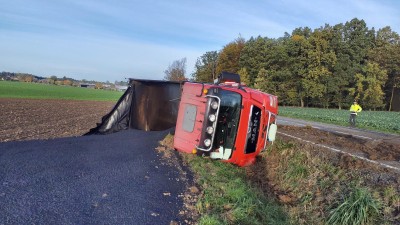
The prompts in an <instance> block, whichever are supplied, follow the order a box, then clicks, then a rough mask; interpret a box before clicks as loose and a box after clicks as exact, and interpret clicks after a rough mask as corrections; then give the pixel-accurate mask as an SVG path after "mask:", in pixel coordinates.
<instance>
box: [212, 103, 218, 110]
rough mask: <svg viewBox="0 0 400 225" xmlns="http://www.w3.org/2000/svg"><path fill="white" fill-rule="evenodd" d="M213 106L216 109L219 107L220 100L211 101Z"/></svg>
mask: <svg viewBox="0 0 400 225" xmlns="http://www.w3.org/2000/svg"><path fill="white" fill-rule="evenodd" d="M211 108H212V109H214V110H215V109H217V108H218V102H217V101H212V102H211Z"/></svg>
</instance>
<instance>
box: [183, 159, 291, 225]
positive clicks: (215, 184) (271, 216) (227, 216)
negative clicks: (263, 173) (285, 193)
mask: <svg viewBox="0 0 400 225" xmlns="http://www.w3.org/2000/svg"><path fill="white" fill-rule="evenodd" d="M182 156H183V158H184V160H185V161H186V162H187V163H188V165H190V168H191V169H192V171H193V172H194V173H195V174H196V177H197V183H198V184H199V185H200V187H201V189H202V191H203V193H202V197H201V198H200V199H199V201H198V202H197V205H196V209H197V210H198V212H199V214H200V219H199V221H198V224H200V225H212V224H260V225H261V224H288V218H287V216H286V213H285V212H284V211H283V209H282V207H281V206H280V204H279V203H278V202H276V201H275V200H271V199H268V198H267V197H266V196H264V195H263V193H262V191H260V190H259V189H257V188H256V187H253V186H252V185H251V183H250V182H249V181H248V180H246V173H245V169H244V168H239V167H237V166H234V165H231V164H228V163H224V162H220V161H211V160H210V159H209V158H203V157H199V156H194V155H189V154H183V155H182Z"/></svg>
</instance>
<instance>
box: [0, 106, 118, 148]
mask: <svg viewBox="0 0 400 225" xmlns="http://www.w3.org/2000/svg"><path fill="white" fill-rule="evenodd" d="M114 104H115V102H101V101H73V100H32V99H0V112H1V113H0V121H1V123H0V142H6V141H17V140H33V139H50V138H59V137H71V136H81V135H83V134H85V133H86V132H88V131H89V130H90V129H91V128H93V127H95V126H96V123H99V122H100V121H101V118H102V116H104V115H105V114H107V113H108V112H109V111H110V110H111V109H112V107H113V106H114Z"/></svg>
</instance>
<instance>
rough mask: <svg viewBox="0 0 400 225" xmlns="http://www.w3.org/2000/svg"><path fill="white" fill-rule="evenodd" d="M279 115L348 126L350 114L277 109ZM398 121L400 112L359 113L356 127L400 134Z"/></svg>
mask: <svg viewBox="0 0 400 225" xmlns="http://www.w3.org/2000/svg"><path fill="white" fill-rule="evenodd" d="M279 115H280V116H286V117H291V118H298V119H304V120H309V121H317V122H323V123H330V124H336V125H341V126H348V125H349V116H350V112H349V111H348V110H338V109H318V108H298V107H279ZM399 121H400V112H387V111H361V112H360V113H358V116H357V127H359V128H364V129H369V130H376V131H383V132H388V133H397V134H400V123H399Z"/></svg>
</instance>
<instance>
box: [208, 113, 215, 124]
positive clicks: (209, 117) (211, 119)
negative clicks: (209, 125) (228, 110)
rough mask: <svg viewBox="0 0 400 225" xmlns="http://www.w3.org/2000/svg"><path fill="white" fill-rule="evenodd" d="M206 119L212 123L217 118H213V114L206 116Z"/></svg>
mask: <svg viewBox="0 0 400 225" xmlns="http://www.w3.org/2000/svg"><path fill="white" fill-rule="evenodd" d="M208 119H209V120H210V121H211V122H214V121H215V119H217V118H216V117H215V114H210V115H209V116H208Z"/></svg>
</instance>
